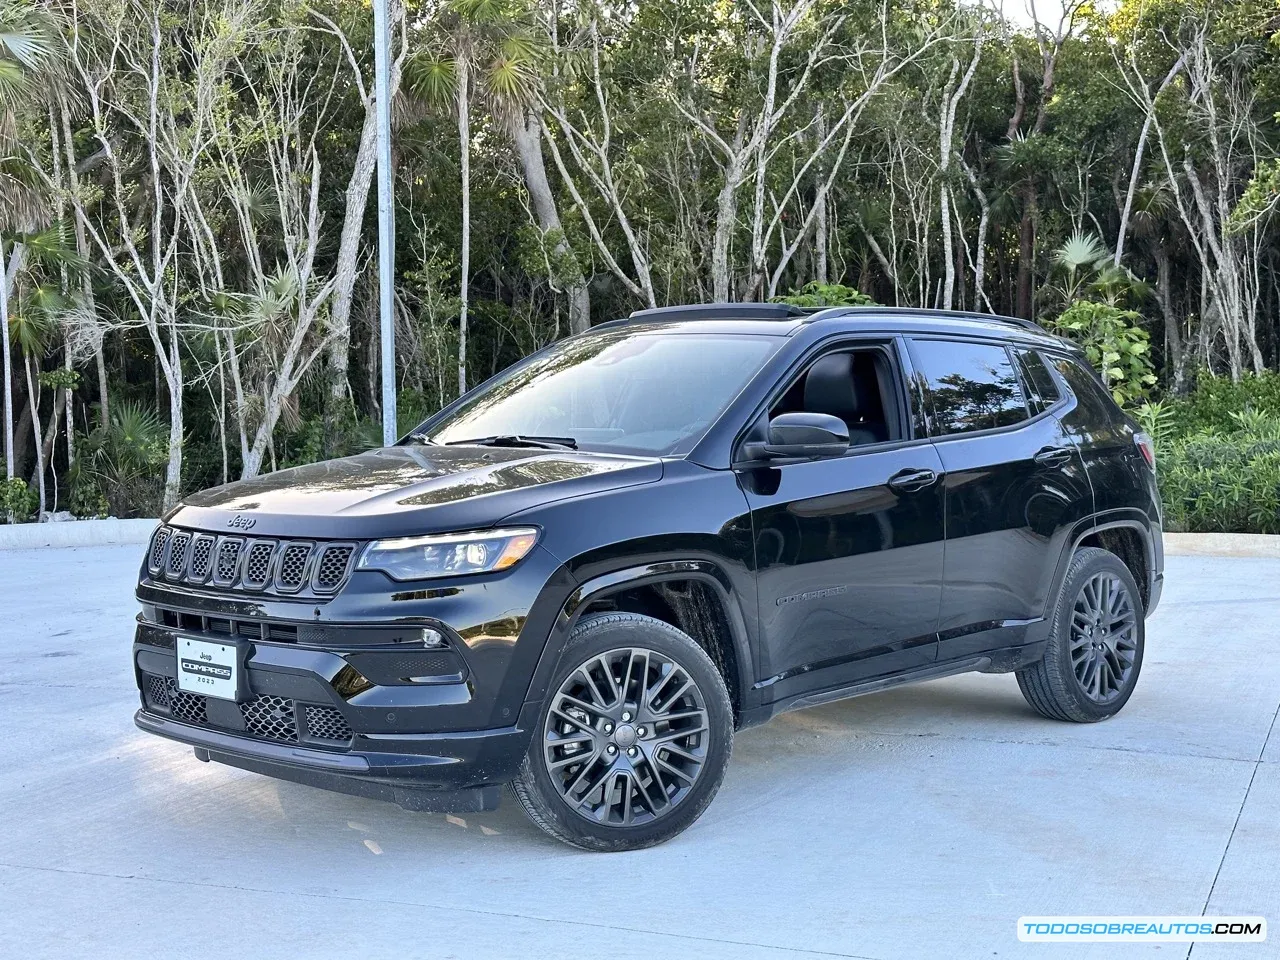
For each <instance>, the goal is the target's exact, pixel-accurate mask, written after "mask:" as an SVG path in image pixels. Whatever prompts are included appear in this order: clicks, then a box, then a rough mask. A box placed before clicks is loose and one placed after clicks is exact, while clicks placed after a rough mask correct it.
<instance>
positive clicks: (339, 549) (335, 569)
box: [315, 543, 356, 593]
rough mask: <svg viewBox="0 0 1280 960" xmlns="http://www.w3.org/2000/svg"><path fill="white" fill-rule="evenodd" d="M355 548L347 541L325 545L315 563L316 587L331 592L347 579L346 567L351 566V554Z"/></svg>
mask: <svg viewBox="0 0 1280 960" xmlns="http://www.w3.org/2000/svg"><path fill="white" fill-rule="evenodd" d="M355 550H356V548H355V547H354V546H352V545H351V544H349V543H345V544H338V545H336V546H331V547H326V548H325V550H324V553H322V554H321V555H320V562H319V563H318V564H316V583H315V585H316V589H317V590H319V591H322V592H326V593H328V592H332V591H334V590H337V589H338V587H339V586H341V584H342V582H343V581H344V580H346V579H347V569H348V568H349V567H350V566H351V555H352V554H353V553H355Z"/></svg>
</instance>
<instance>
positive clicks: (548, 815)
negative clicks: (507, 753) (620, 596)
mask: <svg viewBox="0 0 1280 960" xmlns="http://www.w3.org/2000/svg"><path fill="white" fill-rule="evenodd" d="M637 647H644V648H648V649H650V650H653V651H655V652H657V653H660V654H662V655H663V656H666V657H670V658H671V659H673V660H675V661H676V662H677V663H679V664H680V665H681V666H682V667H683V668H684V669H685V670H687V671H688V672H689V675H690V676H691V677H692V678H693V680H694V682H695V683H696V684H697V685H698V689H699V691H700V692H701V693H702V697H703V701H704V703H705V705H706V709H707V721H708V727H709V736H710V742H709V743H708V745H707V758H706V761H705V763H704V766H703V770H702V772H701V774H700V775H699V776H698V778H697V781H696V782H695V783H694V785H693V788H692V789H691V790H690V791H689V793H688V794H687V795H686V796H685V797H683V798H682V799H681V800H680V802H679V803H678V804H677V805H676V806H675V807H674V808H673V809H672V810H671V811H670V812H668V813H666V814H663V815H662V816H660V817H658V818H657V819H656V820H654V821H652V822H650V823H645V824H640V825H637V826H629V827H624V826H607V825H605V824H601V823H597V822H595V821H593V820H591V819H589V818H587V817H584V816H582V815H580V814H578V813H576V812H574V811H573V810H571V809H570V808H569V806H568V804H567V803H566V802H565V801H564V799H563V798H562V797H561V795H560V792H559V790H558V789H557V788H556V786H555V784H554V783H553V781H552V779H551V775H550V773H549V772H548V771H547V767H546V763H545V759H544V754H543V749H542V745H543V736H544V732H543V731H544V728H545V725H546V720H547V713H548V711H550V709H551V704H552V702H553V701H554V698H555V696H556V691H558V690H559V689H560V685H561V684H562V683H564V681H565V680H566V679H567V678H568V677H569V675H570V674H572V673H573V671H575V670H576V669H578V667H579V666H581V665H582V664H583V663H585V662H586V661H588V660H590V659H592V658H593V657H597V656H599V655H600V654H602V653H607V652H609V651H610V650H617V649H626V648H637ZM547 691H548V693H547V699H546V700H545V701H544V703H543V705H542V708H541V709H540V710H539V711H538V720H537V726H536V727H535V729H534V731H533V739H532V741H531V743H530V745H529V751H528V753H527V754H526V755H525V758H524V760H523V761H522V763H521V765H520V771H519V774H518V775H517V783H516V784H513V786H514V787H515V788H516V795H517V797H519V799H520V800H521V802H522V803H524V804H525V806H526V809H527V808H528V807H529V805H530V802H532V803H533V804H534V805H535V806H536V810H530V811H529V812H530V815H531V816H533V818H534V819H535V821H538V822H539V826H542V827H543V829H545V830H547V831H548V832H550V833H553V834H554V835H555V836H557V837H559V838H560V839H562V840H565V841H566V842H568V843H572V844H574V845H575V846H579V847H583V848H585V849H591V850H616V849H639V848H641V847H648V846H653V845H654V844H658V843H662V842H663V841H665V840H669V839H671V838H672V837H674V836H675V835H676V834H678V833H680V832H682V831H683V830H685V829H686V828H687V827H689V826H690V825H691V824H692V823H693V822H694V821H695V820H697V819H698V817H699V816H701V815H702V812H703V811H704V810H705V809H706V808H707V806H708V804H710V802H711V800H712V799H713V798H714V797H715V794H716V792H717V790H719V788H720V784H721V782H722V781H723V779H724V774H725V770H726V768H727V767H728V763H729V755H730V753H731V751H732V745H733V709H732V706H731V704H730V702H729V696H728V691H727V690H726V689H725V684H724V680H723V678H722V677H721V676H720V673H719V671H718V670H717V669H716V667H715V664H713V663H712V662H711V659H710V658H709V657H708V656H707V655H706V653H705V652H704V651H703V650H702V648H701V647H699V646H698V645H697V643H696V642H695V641H694V640H693V639H692V638H691V637H689V636H688V635H687V634H685V633H683V632H681V631H680V630H677V629H676V628H675V627H673V626H671V625H670V624H667V623H664V622H663V621H661V620H656V619H653V618H651V617H644V616H641V615H639V614H602V615H600V616H594V617H590V618H588V619H586V620H583V621H582V622H581V623H579V624H578V625H577V626H576V627H575V628H574V630H573V632H572V634H570V637H569V640H568V642H567V643H566V644H565V648H564V651H563V652H562V653H561V655H560V662H559V664H558V666H557V667H556V671H555V674H554V675H553V676H552V678H551V682H550V683H549V684H548V686H547ZM521 788H523V792H525V793H527V794H528V796H527V797H526V796H522V795H521V793H522V789H521ZM535 814H536V815H535Z"/></svg>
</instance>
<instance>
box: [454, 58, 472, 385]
mask: <svg viewBox="0 0 1280 960" xmlns="http://www.w3.org/2000/svg"><path fill="white" fill-rule="evenodd" d="M467 59H468V58H467V57H466V56H465V55H464V56H460V57H458V60H457V63H458V148H459V150H460V151H461V163H462V286H461V290H460V291H459V295H458V299H459V302H460V307H459V310H458V396H462V394H464V393H466V392H467V295H468V293H469V290H468V282H469V280H470V276H471V90H470V79H471V77H470V71H469V65H468V62H467Z"/></svg>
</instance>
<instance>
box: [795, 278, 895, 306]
mask: <svg viewBox="0 0 1280 960" xmlns="http://www.w3.org/2000/svg"><path fill="white" fill-rule="evenodd" d="M772 302H773V303H790V304H793V305H795V306H797V307H868V306H872V305H874V304H875V301H874V300H872V299H871V298H870V297H869V296H867V295H866V294H865V293H863V292H862V291H861V290H855V289H854V288H853V287H846V286H844V285H843V284H839V283H819V282H818V281H816V280H815V281H813V282H812V283H806V284H805V285H804V286H803V287H801V288H800V289H799V290H792V291H791V292H790V293H789V294H787V295H786V296H783V297H774V298H773V301H772Z"/></svg>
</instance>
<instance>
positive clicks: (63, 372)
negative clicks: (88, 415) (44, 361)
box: [40, 367, 80, 390]
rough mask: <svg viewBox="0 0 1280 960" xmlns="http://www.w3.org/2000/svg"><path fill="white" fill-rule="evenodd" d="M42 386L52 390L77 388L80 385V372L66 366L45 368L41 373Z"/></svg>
mask: <svg viewBox="0 0 1280 960" xmlns="http://www.w3.org/2000/svg"><path fill="white" fill-rule="evenodd" d="M40 386H42V387H48V388H49V389H50V390H75V389H76V388H77V387H79V386H80V374H79V372H77V371H75V370H68V369H67V368H66V367H57V368H56V369H53V370H45V371H43V372H41V374H40Z"/></svg>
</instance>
